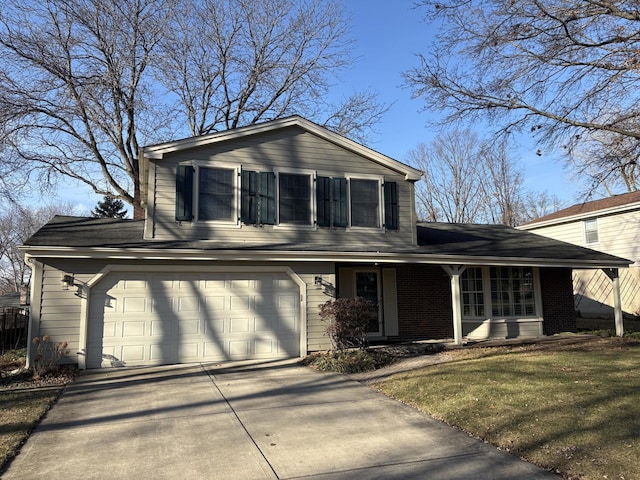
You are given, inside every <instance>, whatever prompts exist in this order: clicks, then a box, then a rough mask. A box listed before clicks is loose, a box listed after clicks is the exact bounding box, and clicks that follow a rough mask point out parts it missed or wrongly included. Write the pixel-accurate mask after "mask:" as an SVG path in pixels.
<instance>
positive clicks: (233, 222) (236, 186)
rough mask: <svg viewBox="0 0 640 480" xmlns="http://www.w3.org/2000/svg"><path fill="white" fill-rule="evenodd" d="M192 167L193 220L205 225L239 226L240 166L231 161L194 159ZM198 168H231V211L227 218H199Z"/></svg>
mask: <svg viewBox="0 0 640 480" xmlns="http://www.w3.org/2000/svg"><path fill="white" fill-rule="evenodd" d="M193 168H194V169H195V172H194V176H193V183H194V185H193V196H194V198H193V221H194V222H197V223H201V224H206V225H221V226H222V225H224V226H226V227H236V228H240V227H241V224H240V202H241V198H240V193H241V192H240V190H241V189H240V168H241V167H240V166H239V165H237V164H231V163H218V162H216V163H215V164H212V163H211V162H205V161H195V162H193ZM200 168H218V169H223V170H233V194H234V195H233V200H234V205H233V212H232V218H230V219H229V220H200V219H199V218H198V213H199V212H200Z"/></svg>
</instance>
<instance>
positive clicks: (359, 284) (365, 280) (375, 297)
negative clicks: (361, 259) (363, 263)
mask: <svg viewBox="0 0 640 480" xmlns="http://www.w3.org/2000/svg"><path fill="white" fill-rule="evenodd" d="M355 283H356V284H355V293H356V296H357V297H363V298H366V299H367V300H370V301H372V302H373V303H374V304H375V305H376V306H377V307H378V312H377V315H376V318H374V319H373V320H372V321H371V323H370V324H369V335H370V336H373V337H375V336H381V335H382V314H381V311H380V307H381V306H382V302H381V301H380V275H378V271H377V270H356V271H355Z"/></svg>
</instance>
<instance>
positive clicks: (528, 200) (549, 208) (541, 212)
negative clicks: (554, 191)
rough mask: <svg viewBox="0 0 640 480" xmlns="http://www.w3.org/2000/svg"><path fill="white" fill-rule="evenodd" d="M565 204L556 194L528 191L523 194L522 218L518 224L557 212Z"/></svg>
mask: <svg viewBox="0 0 640 480" xmlns="http://www.w3.org/2000/svg"><path fill="white" fill-rule="evenodd" d="M565 206H566V205H563V204H562V202H561V201H560V199H559V198H558V197H557V196H556V195H549V194H548V193H547V192H528V193H526V194H525V195H524V200H523V209H522V218H521V219H520V223H519V224H522V223H526V222H530V221H532V220H535V219H536V218H540V217H544V216H545V215H549V214H550V213H553V212H557V211H558V210H560V209H562V208H564V207H565Z"/></svg>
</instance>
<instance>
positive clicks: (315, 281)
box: [313, 277, 322, 285]
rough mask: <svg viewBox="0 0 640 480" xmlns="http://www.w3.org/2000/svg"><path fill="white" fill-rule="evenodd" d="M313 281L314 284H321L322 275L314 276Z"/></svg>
mask: <svg viewBox="0 0 640 480" xmlns="http://www.w3.org/2000/svg"><path fill="white" fill-rule="evenodd" d="M313 283H314V284H316V285H322V277H316V278H314V281H313Z"/></svg>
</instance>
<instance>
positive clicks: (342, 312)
mask: <svg viewBox="0 0 640 480" xmlns="http://www.w3.org/2000/svg"><path fill="white" fill-rule="evenodd" d="M377 310H378V308H377V306H376V305H375V304H374V303H373V302H372V301H371V300H367V299H366V298H362V297H353V298H337V299H335V300H329V301H327V302H325V303H323V304H322V305H320V318H322V320H323V321H325V322H328V323H329V324H328V325H327V330H326V332H327V335H329V337H330V338H331V343H332V345H333V349H334V350H338V351H344V350H347V349H349V348H359V349H360V350H366V348H367V332H368V331H369V325H370V324H371V322H372V321H375V319H376V313H377Z"/></svg>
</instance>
